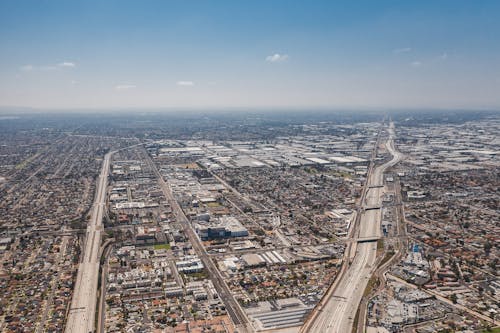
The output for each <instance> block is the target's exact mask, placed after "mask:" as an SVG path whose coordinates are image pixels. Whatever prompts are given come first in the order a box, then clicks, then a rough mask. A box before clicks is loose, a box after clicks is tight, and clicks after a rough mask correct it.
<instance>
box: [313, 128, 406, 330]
mask: <svg viewBox="0 0 500 333" xmlns="http://www.w3.org/2000/svg"><path fill="white" fill-rule="evenodd" d="M389 132H390V136H389V139H388V141H387V142H386V147H387V149H388V150H389V152H390V153H391V155H392V156H393V158H392V159H391V160H390V161H389V162H387V163H385V164H383V165H381V166H379V167H376V168H373V169H372V173H371V174H370V175H369V177H368V192H367V193H366V196H365V200H364V202H363V203H362V208H366V207H377V206H380V205H381V202H382V196H383V193H384V188H383V187H380V186H378V185H379V184H383V175H384V171H385V170H386V169H387V168H389V167H391V166H393V165H395V164H396V163H398V162H399V160H400V159H401V155H400V154H399V153H398V152H397V151H396V150H395V149H394V141H393V138H394V125H393V123H391V124H390V128H389ZM361 214H362V215H361V217H360V220H359V228H358V230H359V234H358V238H366V239H369V238H376V237H380V223H381V210H380V209H369V210H362V212H361ZM355 251H356V252H355V255H354V259H353V261H352V263H351V264H350V265H349V266H348V267H347V269H346V271H345V273H344V274H343V275H342V276H341V279H340V280H339V281H337V284H336V287H335V289H334V290H333V292H332V293H331V295H329V297H327V298H326V299H324V300H323V304H320V306H319V307H318V308H319V309H320V310H319V311H320V312H319V313H318V314H317V315H316V316H313V317H312V322H311V323H307V328H306V330H305V331H308V332H338V333H345V332H351V330H352V326H353V323H354V318H355V316H356V312H357V309H358V306H359V303H360V301H361V298H362V296H363V293H364V290H365V288H366V285H367V283H368V280H369V279H370V276H371V275H372V273H373V271H374V268H375V267H374V264H375V261H376V254H377V242H376V241H373V242H360V243H358V244H357V246H356V250H355Z"/></svg>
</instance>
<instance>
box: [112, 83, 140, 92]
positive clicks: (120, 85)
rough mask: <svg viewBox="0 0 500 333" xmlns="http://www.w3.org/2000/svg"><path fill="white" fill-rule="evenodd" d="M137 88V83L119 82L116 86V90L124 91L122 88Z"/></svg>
mask: <svg viewBox="0 0 500 333" xmlns="http://www.w3.org/2000/svg"><path fill="white" fill-rule="evenodd" d="M135 88H137V86H136V85H134V84H119V85H116V86H115V90H118V91H122V90H130V89H135Z"/></svg>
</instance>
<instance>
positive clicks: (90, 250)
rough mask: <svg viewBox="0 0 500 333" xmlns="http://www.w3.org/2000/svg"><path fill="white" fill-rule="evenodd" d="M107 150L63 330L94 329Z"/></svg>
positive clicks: (80, 332)
mask: <svg viewBox="0 0 500 333" xmlns="http://www.w3.org/2000/svg"><path fill="white" fill-rule="evenodd" d="M113 153H114V152H109V153H107V154H106V155H105V156H104V161H103V163H102V169H101V173H100V175H99V177H98V178H97V187H96V195H95V198H94V204H93V206H92V212H91V215H90V220H89V223H88V224H87V231H86V237H85V246H84V248H83V251H82V257H81V261H80V266H79V267H78V275H77V277H76V283H75V287H74V290H73V299H72V300H71V308H70V309H69V314H68V319H67V322H66V333H89V332H93V331H94V322H95V310H96V303H97V280H98V278H99V276H98V274H99V250H100V248H101V233H102V230H103V227H102V218H103V215H104V213H105V210H106V189H107V186H108V170H109V164H110V160H111V155H112V154H113Z"/></svg>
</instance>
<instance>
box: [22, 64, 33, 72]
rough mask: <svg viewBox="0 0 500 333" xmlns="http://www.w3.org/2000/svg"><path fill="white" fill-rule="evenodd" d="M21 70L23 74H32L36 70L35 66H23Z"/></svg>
mask: <svg viewBox="0 0 500 333" xmlns="http://www.w3.org/2000/svg"><path fill="white" fill-rule="evenodd" d="M20 68H21V70H22V71H23V72H30V71H32V70H33V69H34V68H33V65H24V66H21V67H20Z"/></svg>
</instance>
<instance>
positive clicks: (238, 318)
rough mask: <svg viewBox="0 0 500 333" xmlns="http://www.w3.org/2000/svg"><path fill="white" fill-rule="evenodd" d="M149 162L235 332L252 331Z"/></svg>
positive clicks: (158, 174) (175, 202)
mask: <svg viewBox="0 0 500 333" xmlns="http://www.w3.org/2000/svg"><path fill="white" fill-rule="evenodd" d="M149 164H150V166H151V168H152V170H154V172H155V173H156V175H157V177H158V179H159V182H160V186H161V188H162V191H163V193H164V194H165V196H166V197H167V200H168V201H169V203H170V205H171V207H172V210H173V212H174V214H175V217H176V219H177V221H178V222H179V223H181V224H182V226H183V230H184V233H185V235H186V236H187V238H188V239H189V242H190V243H191V245H192V246H193V249H194V250H195V252H196V254H197V255H198V257H199V258H200V260H201V261H202V263H203V265H204V266H205V269H206V270H207V272H208V276H209V278H210V280H212V282H213V284H214V287H215V289H216V290H217V293H218V295H219V297H220V298H221V300H222V301H223V302H224V305H225V306H226V311H227V313H228V315H229V316H230V318H231V320H232V321H233V323H234V325H235V326H236V329H237V332H241V333H243V332H252V331H253V329H252V328H251V325H250V324H249V321H248V319H247V317H246V315H245V313H244V311H243V309H242V308H241V307H240V305H239V304H238V302H237V301H236V300H235V299H234V297H233V295H232V294H231V291H230V290H229V287H228V286H227V284H226V282H225V281H224V278H223V277H222V275H221V273H220V272H219V270H218V269H217V267H216V266H215V264H214V262H213V261H212V260H211V258H210V256H209V255H208V253H207V251H206V250H205V248H204V247H203V245H202V244H201V241H200V239H199V238H198V236H197V235H196V233H195V231H194V230H193V228H192V226H191V223H190V222H189V220H188V219H187V217H186V215H185V214H184V211H183V210H182V208H181V207H180V206H179V204H178V203H177V200H175V198H174V196H173V195H172V190H171V189H170V186H169V185H168V183H167V182H165V180H164V179H163V176H162V175H161V174H160V172H159V171H158V169H157V168H156V165H154V163H153V161H152V160H151V159H149Z"/></svg>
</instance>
